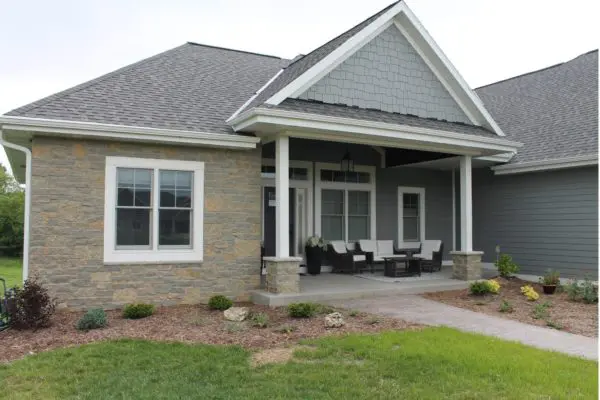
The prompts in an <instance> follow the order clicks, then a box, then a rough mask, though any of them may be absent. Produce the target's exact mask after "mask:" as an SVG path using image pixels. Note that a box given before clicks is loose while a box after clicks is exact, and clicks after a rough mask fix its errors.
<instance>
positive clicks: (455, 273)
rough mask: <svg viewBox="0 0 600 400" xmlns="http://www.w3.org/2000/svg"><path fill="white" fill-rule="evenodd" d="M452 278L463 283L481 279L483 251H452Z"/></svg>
mask: <svg viewBox="0 0 600 400" xmlns="http://www.w3.org/2000/svg"><path fill="white" fill-rule="evenodd" d="M450 255H452V278H454V279H460V280H463V281H474V280H477V279H481V256H483V251H451V252H450Z"/></svg>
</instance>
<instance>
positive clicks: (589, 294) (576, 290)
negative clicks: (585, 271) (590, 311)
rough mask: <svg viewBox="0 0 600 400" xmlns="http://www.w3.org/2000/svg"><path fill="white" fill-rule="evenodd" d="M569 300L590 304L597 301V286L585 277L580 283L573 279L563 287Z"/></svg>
mask: <svg viewBox="0 0 600 400" xmlns="http://www.w3.org/2000/svg"><path fill="white" fill-rule="evenodd" d="M564 290H565V292H567V296H568V297H569V300H572V301H582V302H584V303H588V304H592V303H597V302H598V288H597V287H596V285H594V283H593V282H592V281H590V280H589V279H588V278H586V279H585V280H584V281H583V282H582V283H578V282H577V281H575V280H573V281H571V282H569V283H567V284H566V285H565V287H564Z"/></svg>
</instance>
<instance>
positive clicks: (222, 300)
mask: <svg viewBox="0 0 600 400" xmlns="http://www.w3.org/2000/svg"><path fill="white" fill-rule="evenodd" d="M231 306H233V301H231V300H230V299H228V298H227V297H225V296H222V295H217V296H213V297H211V298H210V299H209V300H208V307H209V308H210V309H211V310H221V311H224V310H227V309H228V308H231Z"/></svg>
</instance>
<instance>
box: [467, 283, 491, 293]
mask: <svg viewBox="0 0 600 400" xmlns="http://www.w3.org/2000/svg"><path fill="white" fill-rule="evenodd" d="M469 293H471V294H472V295H474V296H483V295H484V294H488V293H493V288H492V285H490V283H489V282H488V281H475V282H472V283H471V284H470V285H469Z"/></svg>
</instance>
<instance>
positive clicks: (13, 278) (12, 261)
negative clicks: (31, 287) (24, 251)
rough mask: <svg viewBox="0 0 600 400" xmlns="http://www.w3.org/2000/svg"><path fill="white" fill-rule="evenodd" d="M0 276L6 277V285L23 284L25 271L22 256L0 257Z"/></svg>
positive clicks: (8, 286)
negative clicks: (23, 270)
mask: <svg viewBox="0 0 600 400" xmlns="http://www.w3.org/2000/svg"><path fill="white" fill-rule="evenodd" d="M0 278H4V279H6V287H7V288H10V287H13V286H15V285H18V286H21V285H22V284H23V272H22V265H21V259H20V258H12V257H0Z"/></svg>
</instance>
